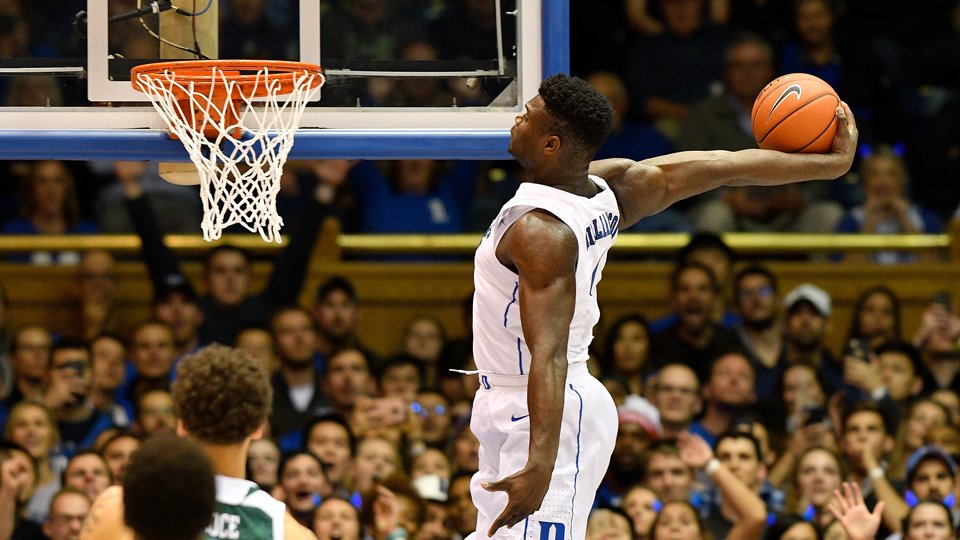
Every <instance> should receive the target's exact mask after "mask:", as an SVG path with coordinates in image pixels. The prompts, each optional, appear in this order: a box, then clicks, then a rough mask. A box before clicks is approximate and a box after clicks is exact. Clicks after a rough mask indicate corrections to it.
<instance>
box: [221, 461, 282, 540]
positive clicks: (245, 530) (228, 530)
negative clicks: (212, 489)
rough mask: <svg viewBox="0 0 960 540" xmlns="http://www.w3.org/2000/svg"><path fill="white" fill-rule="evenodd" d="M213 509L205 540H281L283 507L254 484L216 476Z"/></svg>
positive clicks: (240, 479) (238, 479)
mask: <svg viewBox="0 0 960 540" xmlns="http://www.w3.org/2000/svg"><path fill="white" fill-rule="evenodd" d="M216 481H217V509H216V510H215V511H214V512H213V519H212V520H211V521H210V525H208V526H207V528H206V530H205V531H204V533H205V535H204V538H206V539H207V540H283V516H284V513H285V511H286V506H285V505H284V504H283V503H282V502H280V501H278V500H276V499H274V498H273V497H271V496H270V495H268V494H267V492H265V491H263V490H262V489H260V488H259V487H257V485H256V484H254V483H253V482H251V481H249V480H244V479H242V478H230V477H228V476H221V475H219V474H218V475H217V479H216Z"/></svg>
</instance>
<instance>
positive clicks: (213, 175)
mask: <svg viewBox="0 0 960 540" xmlns="http://www.w3.org/2000/svg"><path fill="white" fill-rule="evenodd" d="M131 75H132V84H133V87H134V88H136V89H137V90H140V91H141V92H143V93H145V94H146V95H147V96H148V97H149V98H150V102H151V103H153V106H154V108H155V109H156V110H157V112H158V113H159V114H160V116H162V117H163V119H164V121H165V122H166V124H167V128H168V130H169V132H170V135H171V136H172V137H173V138H176V139H179V140H180V142H181V143H183V146H184V148H186V150H187V152H188V154H189V155H190V160H191V161H192V162H193V164H194V165H195V166H196V168H197V172H198V174H199V183H200V199H201V201H202V202H203V222H202V223H201V229H202V230H203V238H204V239H205V240H207V241H211V240H216V239H217V238H220V235H221V234H222V233H223V230H224V229H225V228H226V227H229V226H231V225H235V224H239V225H242V226H243V227H244V228H246V229H247V230H249V231H251V232H256V233H259V234H260V236H261V237H262V238H263V239H264V241H267V242H279V241H280V227H281V226H282V225H283V219H282V218H281V217H280V216H279V214H277V194H278V193H279V192H280V177H281V175H282V173H283V165H284V163H286V160H287V155H288V154H289V153H290V149H291V148H292V147H293V139H294V135H295V134H296V131H297V128H298V126H299V124H300V118H301V117H302V115H303V111H304V109H305V108H306V105H307V103H308V102H309V101H310V100H311V99H312V98H313V96H314V95H315V94H316V92H317V91H318V90H319V88H320V87H321V86H322V85H323V82H324V77H323V73H322V70H321V68H320V66H317V65H313V64H307V63H303V62H285V61H267V60H201V61H195V60H186V61H178V62H160V63H154V64H144V65H141V66H137V67H135V68H133V69H132V70H131Z"/></svg>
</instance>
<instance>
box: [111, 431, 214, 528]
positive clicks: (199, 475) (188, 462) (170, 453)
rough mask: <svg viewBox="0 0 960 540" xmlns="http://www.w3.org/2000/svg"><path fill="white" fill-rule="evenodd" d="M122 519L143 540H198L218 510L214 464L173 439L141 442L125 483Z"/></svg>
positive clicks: (193, 447)
mask: <svg viewBox="0 0 960 540" xmlns="http://www.w3.org/2000/svg"><path fill="white" fill-rule="evenodd" d="M123 507H124V511H123V521H124V522H125V523H126V524H127V526H128V527H130V528H131V529H133V530H134V532H135V533H136V535H137V538H138V539H141V540H161V539H162V540H194V539H195V538H197V537H198V536H199V535H200V533H201V532H203V529H204V528H205V527H206V526H207V525H208V524H209V523H210V516H211V515H212V514H213V511H214V509H215V508H216V485H215V482H214V471H213V465H212V464H211V463H210V459H209V458H208V457H207V455H206V454H205V453H204V452H203V450H202V449H201V448H200V446H199V445H197V444H196V443H195V442H193V441H191V440H190V439H185V438H180V437H177V436H175V435H158V436H156V437H153V438H151V439H149V440H147V441H146V442H144V443H143V446H141V447H140V449H139V450H137V451H136V453H134V454H133V457H132V458H131V460H130V467H129V468H128V469H127V473H126V476H125V477H124V479H123Z"/></svg>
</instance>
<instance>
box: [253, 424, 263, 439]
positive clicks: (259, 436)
mask: <svg viewBox="0 0 960 540" xmlns="http://www.w3.org/2000/svg"><path fill="white" fill-rule="evenodd" d="M265 426H266V423H263V424H260V427H258V428H257V430H256V431H254V432H253V433H251V434H250V439H251V440H254V441H255V440H257V439H262V438H263V430H264V427H265Z"/></svg>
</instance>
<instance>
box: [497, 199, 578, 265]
mask: <svg viewBox="0 0 960 540" xmlns="http://www.w3.org/2000/svg"><path fill="white" fill-rule="evenodd" d="M577 242H578V240H577V237H576V235H575V234H574V232H573V230H572V229H570V227H569V226H567V224H566V223H564V222H563V221H561V220H560V218H558V217H557V216H555V215H553V214H551V213H550V212H547V211H545V210H533V211H531V212H528V213H526V214H524V215H523V216H521V217H520V218H519V219H517V221H516V222H515V223H514V224H513V225H511V226H510V229H509V230H507V232H506V233H505V234H504V235H503V238H502V239H501V240H500V244H499V245H498V246H497V256H498V258H500V260H501V262H503V263H504V264H507V265H509V266H511V267H513V268H514V269H515V270H517V271H518V272H520V273H532V274H535V275H540V276H544V277H547V276H557V275H563V274H565V273H567V272H569V271H570V270H571V268H572V267H575V266H576V263H577V252H578V249H579V247H578V243H577Z"/></svg>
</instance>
